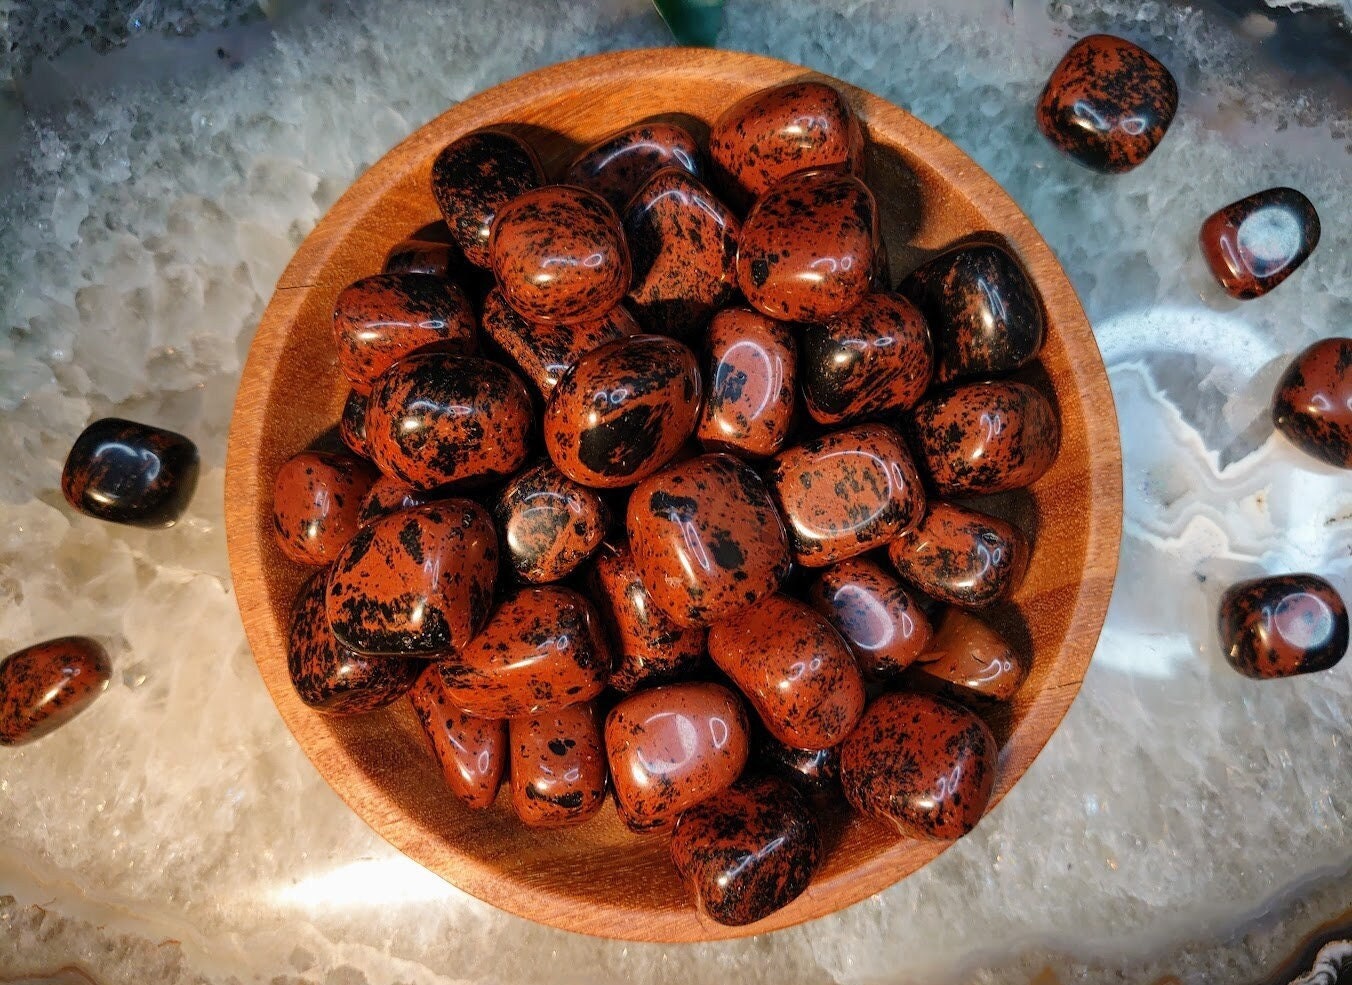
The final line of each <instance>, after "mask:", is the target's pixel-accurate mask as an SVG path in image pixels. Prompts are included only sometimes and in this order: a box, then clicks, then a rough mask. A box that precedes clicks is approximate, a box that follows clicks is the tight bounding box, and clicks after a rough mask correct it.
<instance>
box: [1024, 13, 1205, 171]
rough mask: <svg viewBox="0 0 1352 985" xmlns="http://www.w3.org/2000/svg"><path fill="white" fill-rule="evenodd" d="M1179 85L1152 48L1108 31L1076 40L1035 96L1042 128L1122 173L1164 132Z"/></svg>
mask: <svg viewBox="0 0 1352 985" xmlns="http://www.w3.org/2000/svg"><path fill="white" fill-rule="evenodd" d="M1177 108H1178V85H1177V83H1175V82H1174V77H1173V76H1172V75H1170V74H1169V70H1168V69H1167V68H1165V67H1164V66H1163V65H1162V64H1160V62H1159V61H1158V60H1157V59H1156V58H1155V57H1154V56H1153V55H1151V54H1150V53H1149V52H1148V51H1145V50H1144V49H1142V48H1140V47H1138V46H1136V45H1134V44H1132V43H1131V42H1130V41H1127V40H1125V39H1123V38H1117V37H1113V36H1112V35H1110V34H1092V35H1090V36H1089V37H1086V38H1081V39H1080V40H1079V41H1076V42H1075V44H1073V45H1071V47H1070V50H1069V51H1067V52H1066V54H1065V56H1064V57H1063V58H1062V59H1061V62H1060V64H1058V65H1057V66H1056V69H1055V70H1054V71H1053V72H1052V74H1051V78H1049V79H1048V80H1047V85H1046V87H1045V88H1044V89H1043V90H1042V95H1041V96H1040V97H1039V98H1038V104H1037V125H1038V129H1039V130H1041V131H1042V133H1043V134H1044V135H1045V136H1046V138H1047V139H1048V140H1050V141H1051V142H1052V144H1054V145H1055V146H1056V147H1057V149H1058V150H1061V151H1062V152H1064V153H1065V154H1068V155H1069V156H1070V157H1072V158H1074V159H1075V160H1076V161H1078V162H1079V163H1081V164H1083V165H1084V166H1085V167H1087V168H1091V169H1093V170H1094V171H1100V172H1103V173H1105V174H1121V173H1122V172H1124V171H1130V170H1131V169H1132V168H1134V167H1136V166H1137V165H1139V164H1141V163H1142V162H1143V161H1144V160H1145V159H1146V158H1147V157H1149V156H1150V154H1151V152H1152V151H1153V150H1154V149H1155V147H1156V146H1157V145H1158V144H1159V142H1160V141H1161V140H1162V139H1164V133H1165V131H1166V130H1168V129H1169V124H1170V123H1171V122H1172V121H1173V118H1174V110H1176V109H1177Z"/></svg>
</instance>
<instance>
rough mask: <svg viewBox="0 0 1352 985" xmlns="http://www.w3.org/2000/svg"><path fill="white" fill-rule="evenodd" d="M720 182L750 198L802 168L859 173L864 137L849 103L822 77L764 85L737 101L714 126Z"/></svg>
mask: <svg viewBox="0 0 1352 985" xmlns="http://www.w3.org/2000/svg"><path fill="white" fill-rule="evenodd" d="M709 158H710V160H711V161H712V163H713V170H714V175H715V178H716V180H717V181H718V183H719V187H721V188H726V189H727V190H728V192H729V194H731V195H733V196H734V198H735V199H736V200H737V201H738V204H745V203H749V202H750V201H751V200H752V199H754V198H757V197H759V196H761V195H763V194H765V192H766V191H767V190H769V188H770V187H771V186H772V185H774V184H775V182H777V181H779V180H780V179H781V178H786V177H788V176H789V175H791V174H794V173H796V172H798V171H807V170H809V169H826V170H834V171H846V172H850V173H858V172H859V171H860V170H862V168H863V163H864V137H863V132H862V131H861V130H860V128H859V121H858V120H857V119H856V118H855V115H854V111H853V110H852V109H851V108H850V104H849V103H848V102H846V101H845V97H844V96H842V95H841V94H840V93H839V92H837V91H836V90H835V89H833V88H831V87H830V86H828V85H824V84H822V83H820V82H791V83H789V84H787V85H781V86H774V87H771V88H768V89H761V90H760V91H759V92H754V93H752V94H751V95H749V96H746V97H745V98H743V99H741V100H739V101H738V102H736V103H733V104H732V105H731V106H729V107H728V108H727V109H726V110H724V111H723V115H722V116H720V117H719V118H718V119H717V120H716V121H715V122H714V125H713V126H712V127H711V128H710V130H709Z"/></svg>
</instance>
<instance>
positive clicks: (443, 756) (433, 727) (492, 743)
mask: <svg viewBox="0 0 1352 985" xmlns="http://www.w3.org/2000/svg"><path fill="white" fill-rule="evenodd" d="M408 697H409V701H410V702H412V704H413V711H414V713H415V714H416V715H417V716H418V722H419V724H421V725H422V727H423V732H424V733H426V735H427V741H428V743H429V744H430V745H431V747H432V755H433V756H435V757H436V760H437V765H438V766H440V767H441V775H442V777H443V778H445V780H446V786H447V787H449V788H450V791H451V793H453V794H455V795H456V796H457V797H459V798H460V800H462V801H463V802H464V803H465V804H466V805H467V806H469V807H473V808H476V809H479V808H484V807H491V806H492V804H493V801H495V800H496V799H497V797H498V788H499V787H500V786H502V776H503V773H504V772H506V769H507V723H506V722H502V721H492V720H490V719H486V718H471V717H470V716H469V715H466V714H465V713H464V712H462V711H460V710H459V709H458V708H456V707H455V705H454V704H453V703H451V702H450V701H448V700H447V697H446V690H445V688H443V687H442V686H441V678H440V676H439V675H438V673H437V665H436V664H432V665H430V666H429V667H428V668H427V669H426V670H424V671H423V672H422V674H421V675H419V677H418V680H417V683H415V684H414V685H413V690H412V691H410V692H409V695H408Z"/></svg>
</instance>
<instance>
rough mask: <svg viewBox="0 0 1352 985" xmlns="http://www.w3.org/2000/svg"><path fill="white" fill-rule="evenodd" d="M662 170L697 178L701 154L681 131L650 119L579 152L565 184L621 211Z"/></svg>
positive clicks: (570, 166)
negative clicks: (595, 195)
mask: <svg viewBox="0 0 1352 985" xmlns="http://www.w3.org/2000/svg"><path fill="white" fill-rule="evenodd" d="M664 169H673V170H677V171H680V172H681V173H683V174H688V175H691V176H692V177H695V178H698V177H699V176H700V174H701V173H702V172H703V170H704V167H703V155H702V154H701V153H700V149H699V144H698V143H697V142H696V140H695V138H694V137H692V136H691V135H690V131H689V130H687V129H685V127H681V126H677V125H676V124H675V123H664V122H661V121H657V120H654V121H651V122H648V123H636V124H634V125H633V126H629V127H625V128H624V129H623V130H617V131H616V132H615V133H612V134H610V135H609V136H606V137H602V138H601V139H600V140H598V141H597V142H596V143H594V144H592V145H591V146H590V147H588V148H586V149H585V150H583V151H582V152H581V153H579V154H578V155H577V157H575V158H574V159H573V163H572V164H570V165H568V170H567V171H566V172H564V175H563V183H564V184H566V185H577V186H578V187H579V188H585V189H587V190H588V191H593V192H595V193H596V194H598V195H600V196H601V197H602V198H604V199H605V200H606V201H607V202H609V203H610V204H611V205H612V206H614V207H615V210H616V211H617V212H622V211H623V210H624V207H625V206H626V205H628V204H629V201H630V199H632V198H633V197H634V195H635V193H637V192H638V190H639V189H640V188H642V187H643V185H644V183H645V182H647V181H648V179H650V178H651V177H652V176H653V175H655V174H657V173H658V172H659V171H662V170H664Z"/></svg>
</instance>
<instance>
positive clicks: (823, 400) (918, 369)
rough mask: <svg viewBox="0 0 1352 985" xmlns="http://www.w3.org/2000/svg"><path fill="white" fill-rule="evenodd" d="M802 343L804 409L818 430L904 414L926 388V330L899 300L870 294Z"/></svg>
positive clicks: (808, 331) (929, 364)
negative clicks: (805, 408)
mask: <svg viewBox="0 0 1352 985" xmlns="http://www.w3.org/2000/svg"><path fill="white" fill-rule="evenodd" d="M802 338H803V359H802V372H801V376H802V382H803V403H804V405H805V406H806V407H807V412H808V413H809V414H810V415H812V419H813V420H814V421H817V422H818V423H819V424H838V423H840V422H841V421H849V420H855V419H858V418H861V417H873V416H877V415H879V414H883V413H888V412H894V411H902V410H906V409H908V408H909V407H911V405H912V404H914V403H915V402H916V401H917V400H919V399H920V398H921V397H922V396H923V395H924V393H925V390H926V389H927V388H928V387H929V382H930V375H931V374H932V372H933V369H934V352H933V348H932V347H931V344H930V333H929V329H928V328H926V327H925V319H924V318H922V317H921V316H920V312H919V311H917V310H916V307H915V305H913V304H911V302H909V301H907V300H906V299H905V298H904V297H902V296H901V295H900V294H870V295H869V296H868V297H866V298H864V300H862V301H860V302H859V303H858V304H857V305H855V306H854V307H853V308H851V309H850V310H849V311H847V312H845V313H844V314H843V315H838V316H836V317H835V318H832V319H831V320H830V321H828V322H825V323H822V324H812V325H805V326H804V327H803V332H802Z"/></svg>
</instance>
